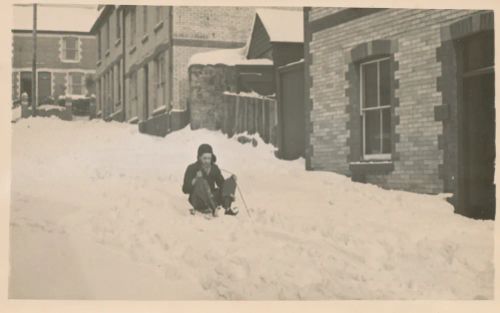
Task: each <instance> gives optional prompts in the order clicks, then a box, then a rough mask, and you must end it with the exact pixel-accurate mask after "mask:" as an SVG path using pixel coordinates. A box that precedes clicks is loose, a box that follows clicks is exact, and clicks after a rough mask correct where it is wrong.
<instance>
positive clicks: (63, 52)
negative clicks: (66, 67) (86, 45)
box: [61, 36, 80, 63]
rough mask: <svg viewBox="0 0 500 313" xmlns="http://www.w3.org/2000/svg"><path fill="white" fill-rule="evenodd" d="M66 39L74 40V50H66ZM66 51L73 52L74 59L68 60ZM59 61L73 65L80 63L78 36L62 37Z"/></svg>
mask: <svg viewBox="0 0 500 313" xmlns="http://www.w3.org/2000/svg"><path fill="white" fill-rule="evenodd" d="M68 38H74V39H75V48H74V49H68V47H67V41H66V40H67V39H68ZM68 50H74V51H75V58H74V59H69V58H68V54H67V51H68ZM61 61H62V62H73V63H78V62H80V37H78V36H63V37H62V38H61Z"/></svg>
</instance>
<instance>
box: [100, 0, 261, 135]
mask: <svg viewBox="0 0 500 313" xmlns="http://www.w3.org/2000/svg"><path fill="white" fill-rule="evenodd" d="M253 14H254V9H253V8H250V7H187V6H178V7H177V6H176V7H167V6H110V5H107V6H104V7H103V8H102V9H101V11H100V15H99V17H98V19H97V20H96V22H95V23H94V26H93V27H92V32H93V33H95V34H96V35H97V38H98V50H99V53H98V61H97V81H98V86H99V88H98V96H97V99H98V107H100V108H102V112H103V117H104V118H114V119H116V120H126V121H129V122H139V127H140V130H141V131H144V132H146V133H152V134H157V135H165V134H166V133H168V132H169V131H170V130H175V129H178V128H181V127H183V126H184V125H185V124H186V123H187V119H188V116H187V112H188V111H187V110H188V101H187V100H188V69H187V67H188V61H189V58H190V57H191V56H192V55H193V54H195V53H198V52H203V51H209V50H213V49H220V48H238V47H242V46H244V44H245V39H246V38H247V35H248V32H249V29H250V26H251V23H252V18H253Z"/></svg>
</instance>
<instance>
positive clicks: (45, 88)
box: [38, 72, 52, 104]
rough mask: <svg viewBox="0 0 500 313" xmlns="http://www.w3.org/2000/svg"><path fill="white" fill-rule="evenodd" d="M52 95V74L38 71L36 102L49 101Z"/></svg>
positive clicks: (43, 102)
mask: <svg viewBox="0 0 500 313" xmlns="http://www.w3.org/2000/svg"><path fill="white" fill-rule="evenodd" d="M51 95H52V75H51V74H50V72H38V104H46V103H49V102H50V96H51Z"/></svg>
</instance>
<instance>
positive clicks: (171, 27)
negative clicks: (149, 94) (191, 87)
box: [168, 5, 174, 111]
mask: <svg viewBox="0 0 500 313" xmlns="http://www.w3.org/2000/svg"><path fill="white" fill-rule="evenodd" d="M173 11H174V6H173V5H171V6H170V9H169V10H168V34H169V39H168V41H169V45H170V49H169V50H170V51H169V54H168V58H169V60H168V63H169V64H168V70H169V79H168V82H169V83H168V89H169V92H168V94H169V102H170V105H169V106H170V108H169V111H171V110H172V107H173V101H174V94H173V91H174V82H173V80H174V74H173V68H174V63H173V62H174V13H173Z"/></svg>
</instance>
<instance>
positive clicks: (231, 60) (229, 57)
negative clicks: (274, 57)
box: [188, 48, 273, 66]
mask: <svg viewBox="0 0 500 313" xmlns="http://www.w3.org/2000/svg"><path fill="white" fill-rule="evenodd" d="M245 51H246V50H245V48H237V49H220V50H211V51H207V52H200V53H197V54H194V55H192V56H191V58H190V59H189V64H188V66H190V65H193V64H199V65H209V64H210V65H215V64H224V65H230V66H231V65H272V64H273V61H271V60H269V59H247V58H246V57H245Z"/></svg>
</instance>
